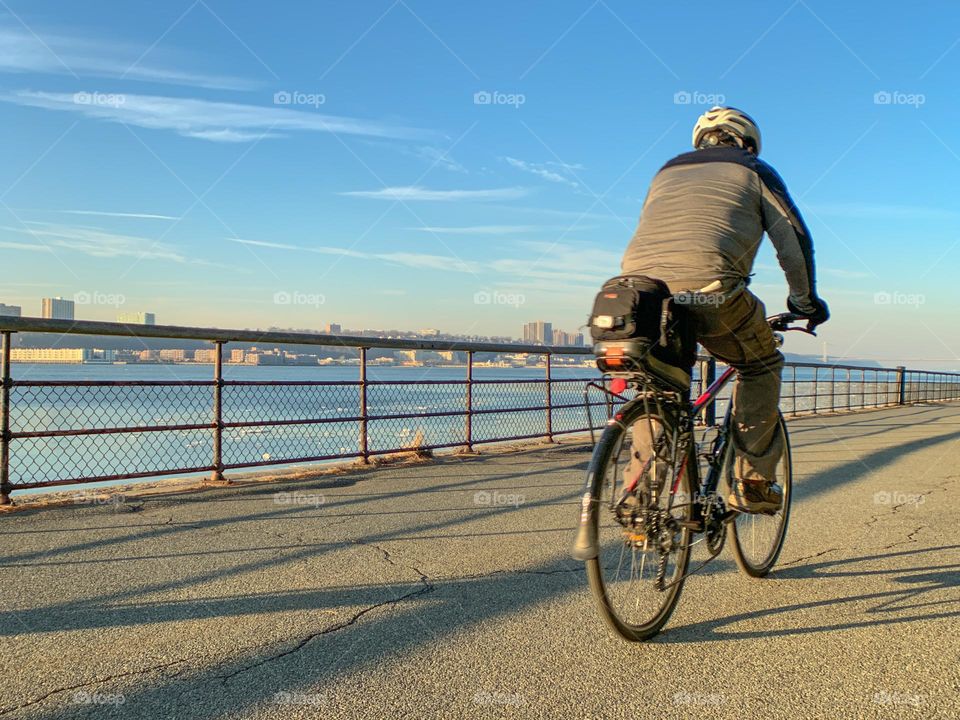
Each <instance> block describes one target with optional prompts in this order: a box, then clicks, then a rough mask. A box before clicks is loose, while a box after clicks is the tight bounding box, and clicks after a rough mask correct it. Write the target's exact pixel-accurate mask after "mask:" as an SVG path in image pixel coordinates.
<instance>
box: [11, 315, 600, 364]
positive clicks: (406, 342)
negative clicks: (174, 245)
mask: <svg viewBox="0 0 960 720" xmlns="http://www.w3.org/2000/svg"><path fill="white" fill-rule="evenodd" d="M0 332H37V333H59V334H62V335H102V336H109V337H133V338H166V339H176V340H207V341H210V342H221V343H227V342H253V343H268V344H275V345H325V346H340V347H347V348H383V349H395V350H465V351H469V350H475V351H477V352H508V353H529V354H537V355H545V354H551V355H591V354H593V350H592V349H591V348H589V347H576V346H560V345H528V344H520V343H492V342H469V341H465V340H413V339H408V338H383V337H366V336H362V335H327V334H323V333H305V332H293V331H286V330H284V331H276V330H225V329H221V328H199V327H186V326H182V325H127V324H126V323H113V322H100V321H99V320H50V319H47V318H31V317H20V318H15V317H3V316H0Z"/></svg>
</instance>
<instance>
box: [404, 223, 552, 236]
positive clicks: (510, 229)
mask: <svg viewBox="0 0 960 720" xmlns="http://www.w3.org/2000/svg"><path fill="white" fill-rule="evenodd" d="M556 229H557V228H555V227H545V226H543V225H467V226H463V227H418V228H408V230H422V231H423V232H428V233H434V234H438V235H441V234H442V235H517V234H519V233H532V232H543V231H545V230H556ZM560 229H563V228H560Z"/></svg>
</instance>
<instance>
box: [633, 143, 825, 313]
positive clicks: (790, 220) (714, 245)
mask: <svg viewBox="0 0 960 720" xmlns="http://www.w3.org/2000/svg"><path fill="white" fill-rule="evenodd" d="M764 231H766V232H767V234H768V235H769V236H770V239H771V241H772V242H773V245H774V247H775V248H776V251H777V257H778V259H779V261H780V266H781V267H782V268H783V271H784V273H785V274H786V277H787V283H788V285H789V286H790V301H791V302H792V303H793V305H795V306H796V308H797V309H798V310H799V311H800V312H807V311H812V310H813V309H814V302H815V298H816V297H817V292H816V280H815V274H814V266H813V243H812V242H811V240H810V232H809V230H807V226H806V224H804V222H803V218H801V217H800V211H799V210H797V206H796V205H795V204H794V203H793V200H791V198H790V195H789V194H788V193H787V188H786V186H785V185H784V182H783V180H782V179H781V178H780V176H779V175H778V174H777V172H776V171H775V170H774V169H773V168H772V167H770V166H769V165H768V164H767V163H765V162H764V161H763V160H761V159H760V158H758V157H757V156H756V155H754V154H753V153H751V152H748V151H746V150H742V149H740V148H737V147H716V148H707V149H704V150H694V151H693V152H688V153H684V154H683V155H679V156H677V157H675V158H674V159H673V160H671V161H670V162H668V163H667V164H666V165H664V166H663V168H661V170H660V172H658V173H657V175H656V177H655V178H654V179H653V182H652V183H651V185H650V191H649V192H648V193H647V198H646V200H645V201H644V203H643V211H642V212H641V215H640V223H639V225H638V226H637V231H636V232H635V233H634V235H633V239H632V240H631V241H630V244H629V245H628V246H627V250H626V252H625V253H624V256H623V262H622V263H621V267H622V271H623V272H624V273H642V274H645V275H650V276H652V277H658V278H660V279H661V280H664V281H665V282H666V283H667V284H668V285H669V286H670V288H671V289H672V290H673V291H674V292H677V291H681V290H699V289H700V288H702V287H705V286H707V285H709V284H710V283H712V282H713V281H715V280H721V281H723V283H724V287H725V288H727V289H729V288H731V287H733V286H734V285H736V284H738V283H739V282H740V281H741V280H745V279H746V278H747V277H748V276H749V275H750V272H751V270H752V268H753V260H754V258H755V257H756V254H757V250H758V249H759V247H760V241H761V240H762V238H763V233H764Z"/></svg>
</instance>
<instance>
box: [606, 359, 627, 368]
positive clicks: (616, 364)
mask: <svg viewBox="0 0 960 720" xmlns="http://www.w3.org/2000/svg"><path fill="white" fill-rule="evenodd" d="M607 365H612V366H614V367H620V366H621V365H623V358H607Z"/></svg>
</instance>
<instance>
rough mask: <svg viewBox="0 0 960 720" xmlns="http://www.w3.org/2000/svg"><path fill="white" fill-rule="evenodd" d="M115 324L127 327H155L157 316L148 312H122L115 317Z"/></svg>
mask: <svg viewBox="0 0 960 720" xmlns="http://www.w3.org/2000/svg"><path fill="white" fill-rule="evenodd" d="M117 322H120V323H126V324H127V325H156V324H157V316H156V315H154V314H153V313H150V312H123V313H119V314H118V315H117Z"/></svg>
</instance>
